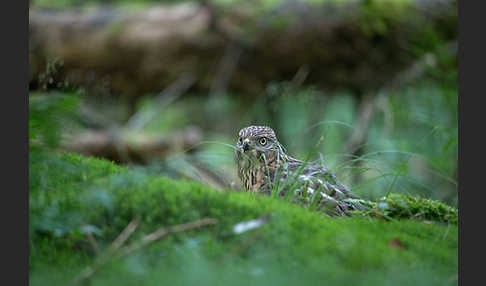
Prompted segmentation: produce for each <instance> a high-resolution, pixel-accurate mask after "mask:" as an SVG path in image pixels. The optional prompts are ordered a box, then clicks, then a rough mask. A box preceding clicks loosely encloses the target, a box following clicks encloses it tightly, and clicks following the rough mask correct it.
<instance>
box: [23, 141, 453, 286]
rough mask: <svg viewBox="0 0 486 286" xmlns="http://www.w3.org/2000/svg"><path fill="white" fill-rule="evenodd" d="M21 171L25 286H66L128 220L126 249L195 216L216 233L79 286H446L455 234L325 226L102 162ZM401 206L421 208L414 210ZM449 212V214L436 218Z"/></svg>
mask: <svg viewBox="0 0 486 286" xmlns="http://www.w3.org/2000/svg"><path fill="white" fill-rule="evenodd" d="M29 160H30V176H29V179H30V220H29V221H30V222H29V227H30V267H31V268H30V284H31V285H67V283H69V282H70V281H71V280H72V279H73V278H74V277H76V276H77V275H78V274H79V273H80V272H81V271H82V270H83V269H84V268H85V267H86V266H89V265H93V263H94V261H95V259H96V257H100V256H102V255H103V253H106V252H105V251H106V249H107V248H108V247H109V245H110V244H111V243H112V242H113V241H114V240H115V239H116V238H117V237H118V235H119V234H120V232H122V230H123V229H125V227H126V226H127V225H128V224H129V223H130V221H132V220H133V219H137V220H138V222H139V224H138V228H137V229H136V230H135V231H134V232H133V234H132V235H131V236H130V237H129V239H128V240H127V241H126V242H125V245H130V244H131V243H133V242H135V241H138V240H139V239H140V238H141V237H142V236H144V235H146V234H148V233H151V232H153V231H155V230H157V229H159V228H160V227H163V226H171V225H177V224H181V223H186V222H191V221H194V220H197V219H200V218H204V217H210V218H215V219H217V221H218V223H217V224H215V225H210V226H206V227H202V228H199V229H197V230H188V231H185V232H180V233H177V234H169V235H167V236H165V237H164V238H163V239H161V240H157V241H155V242H154V243H152V244H149V245H147V246H145V247H142V248H140V249H139V250H136V251H133V252H131V253H130V254H128V255H126V256H122V257H115V258H111V259H108V260H107V263H105V264H103V265H102V266H100V267H98V268H96V270H97V271H96V272H95V273H94V274H92V275H90V276H89V278H87V279H84V280H82V283H84V284H85V285H268V284H271V285H298V284H302V285H328V284H335V285H414V286H417V285H456V284H457V267H458V261H457V259H458V256H457V247H458V244H457V239H458V229H457V224H454V223H451V224H447V223H442V224H434V223H432V224H431V223H428V221H425V222H426V223H424V221H422V220H410V219H402V220H396V219H391V220H384V219H380V218H372V217H369V216H356V217H352V218H330V217H327V216H325V215H323V214H321V213H317V212H313V211H309V210H307V209H304V208H302V207H299V206H296V205H293V204H290V203H288V202H285V201H283V200H278V199H272V198H270V197H263V196H254V195H251V194H247V193H235V192H218V191H215V190H212V189H211V188H209V187H207V186H204V185H201V184H199V183H196V182H190V181H175V180H171V179H168V178H165V177H155V176H150V175H146V174H144V173H140V172H136V171H133V170H129V169H127V168H122V167H119V166H116V165H114V164H112V163H111V162H108V161H105V160H98V159H93V158H85V157H82V156H79V155H73V154H62V153H61V154H53V153H45V152H40V151H33V150H32V151H31V153H30V159H29ZM391 198H392V199H391V200H390V201H388V202H387V203H388V204H389V205H390V206H391V207H392V208H387V209H389V210H391V209H394V210H398V211H399V212H400V213H404V212H403V209H400V206H402V207H403V205H402V204H398V205H394V204H393V202H395V201H396V200H393V197H391ZM379 204H380V203H378V205H379ZM411 204H412V205H413V204H417V205H424V204H423V202H422V201H420V200H418V201H413V202H411ZM430 205H432V206H436V204H435V203H433V204H430ZM437 205H438V206H440V207H442V204H437ZM376 209H377V210H378V209H379V208H378V207H376ZM425 209H427V210H429V209H428V208H427V207H426V208H425ZM417 210H418V211H424V209H423V208H420V207H419V208H418V209H417ZM429 211H430V210H429ZM449 211H451V212H452V213H453V212H454V211H456V212H457V210H454V209H451V210H445V212H444V210H440V211H439V212H440V213H447V214H450V213H451V212H449ZM387 215H388V216H389V217H393V214H392V213H387ZM262 216H267V217H269V219H268V220H266V222H265V223H264V224H263V225H262V226H260V227H257V228H254V229H251V230H248V231H245V232H242V233H236V232H235V231H234V226H235V225H236V224H238V223H240V222H243V221H248V220H254V219H257V218H260V217H262ZM397 217H402V216H401V215H400V216H397ZM407 217H410V216H407ZM422 218H427V217H426V216H423V217H422ZM429 219H431V220H437V221H450V220H451V219H450V217H447V218H444V217H432V218H429ZM456 221H457V213H456Z"/></svg>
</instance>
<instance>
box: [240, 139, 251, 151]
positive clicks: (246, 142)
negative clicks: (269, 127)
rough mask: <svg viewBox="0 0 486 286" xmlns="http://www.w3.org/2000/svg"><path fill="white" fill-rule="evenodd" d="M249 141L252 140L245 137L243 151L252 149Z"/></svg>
mask: <svg viewBox="0 0 486 286" xmlns="http://www.w3.org/2000/svg"><path fill="white" fill-rule="evenodd" d="M249 141H250V140H248V139H245V140H244V141H243V146H242V147H243V152H246V151H248V150H250V145H249V144H248V142H249Z"/></svg>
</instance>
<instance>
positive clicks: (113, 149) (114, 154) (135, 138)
mask: <svg viewBox="0 0 486 286" xmlns="http://www.w3.org/2000/svg"><path fill="white" fill-rule="evenodd" d="M201 140H202V131H201V130H200V129H199V128H197V127H187V128H185V129H183V130H180V131H176V132H173V133H170V134H167V135H157V136H156V135H149V134H146V133H143V132H142V131H136V130H135V131H134V130H124V129H104V130H87V131H84V132H79V133H76V134H75V135H72V136H68V137H67V138H65V139H64V140H63V141H62V142H61V144H60V146H59V148H60V149H61V150H65V151H71V152H77V153H81V154H85V155H89V156H95V157H103V158H107V159H109V160H112V161H115V162H119V163H127V162H138V163H146V162H149V161H150V160H153V159H160V158H166V157H167V156H169V155H173V154H176V153H179V152H190V151H194V150H196V148H194V147H195V145H197V144H198V143H200V142H201Z"/></svg>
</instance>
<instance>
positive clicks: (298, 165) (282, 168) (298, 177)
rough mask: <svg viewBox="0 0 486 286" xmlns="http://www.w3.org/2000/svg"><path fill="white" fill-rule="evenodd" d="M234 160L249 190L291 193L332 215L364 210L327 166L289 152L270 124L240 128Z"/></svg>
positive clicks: (297, 200)
mask: <svg viewBox="0 0 486 286" xmlns="http://www.w3.org/2000/svg"><path fill="white" fill-rule="evenodd" d="M235 160H236V163H237V165H238V176H239V178H240V179H241V182H242V187H243V188H244V189H245V190H246V191H250V192H257V193H263V194H267V195H272V194H275V195H277V196H280V197H282V196H291V198H292V199H293V200H294V201H295V202H298V203H303V204H306V205H313V206H317V208H318V209H323V210H324V211H325V212H327V213H328V214H331V215H348V214H349V211H350V210H360V209H362V208H361V206H360V204H359V200H355V199H356V196H355V195H354V194H353V193H351V191H350V190H349V189H348V187H346V186H345V185H344V184H342V183H341V182H339V180H338V179H337V178H336V176H335V175H334V174H332V173H331V172H330V171H329V169H328V168H326V167H325V166H323V165H322V164H319V163H316V162H304V161H301V160H298V159H295V158H293V157H291V156H289V155H287V154H286V153H285V148H284V147H283V146H282V144H280V142H278V140H277V137H276V135H275V132H274V131H273V130H272V129H271V128H270V127H267V126H249V127H246V128H243V129H241V130H240V132H239V133H238V141H237V143H236V148H235Z"/></svg>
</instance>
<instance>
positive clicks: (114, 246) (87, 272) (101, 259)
mask: <svg viewBox="0 0 486 286" xmlns="http://www.w3.org/2000/svg"><path fill="white" fill-rule="evenodd" d="M137 226H138V221H137V220H135V219H134V220H132V221H131V222H130V223H129V224H128V225H127V226H126V227H125V229H124V230H123V231H122V232H121V233H120V234H119V235H118V237H117V238H116V239H115V240H114V241H113V242H112V243H111V245H110V246H109V248H108V251H107V253H106V254H105V255H102V256H98V258H97V259H96V260H95V262H94V264H93V265H92V266H88V267H86V268H85V269H84V270H83V271H81V273H79V275H78V276H76V277H75V278H74V279H73V281H72V282H71V285H77V284H79V283H80V282H81V281H84V280H86V279H87V278H89V277H91V276H92V275H93V274H94V273H95V272H96V270H98V269H99V267H100V266H102V265H104V264H105V263H106V262H107V261H108V259H109V258H110V257H111V256H112V255H113V254H114V253H115V252H116V251H117V250H118V249H119V248H120V247H121V246H122V245H123V243H124V242H125V241H126V240H127V239H128V238H129V237H130V235H132V233H133V232H134V231H135V229H136V228H137Z"/></svg>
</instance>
